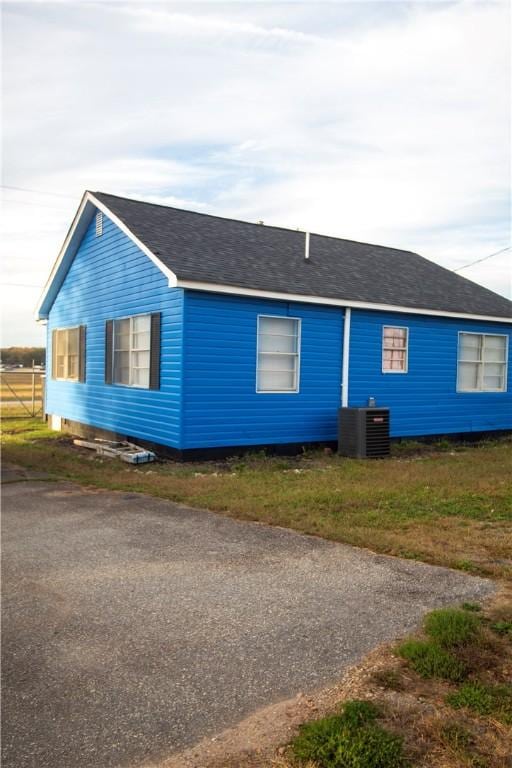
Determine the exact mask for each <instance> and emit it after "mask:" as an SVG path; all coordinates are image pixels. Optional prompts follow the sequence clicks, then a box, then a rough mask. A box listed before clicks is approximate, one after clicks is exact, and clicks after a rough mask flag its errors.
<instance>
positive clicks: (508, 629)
mask: <svg viewBox="0 0 512 768" xmlns="http://www.w3.org/2000/svg"><path fill="white" fill-rule="evenodd" d="M490 626H491V629H492V630H493V631H494V632H496V633H497V634H498V635H508V636H509V637H512V621H506V620H503V621H495V622H494V623H493V624H491V625H490Z"/></svg>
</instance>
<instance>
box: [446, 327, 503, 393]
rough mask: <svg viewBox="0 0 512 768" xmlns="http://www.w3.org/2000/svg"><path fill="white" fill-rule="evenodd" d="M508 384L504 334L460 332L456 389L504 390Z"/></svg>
mask: <svg viewBox="0 0 512 768" xmlns="http://www.w3.org/2000/svg"><path fill="white" fill-rule="evenodd" d="M506 387H507V337H506V336H495V335H492V334H487V333H459V354H458V363H457V391H458V392H504V391H505V389H506Z"/></svg>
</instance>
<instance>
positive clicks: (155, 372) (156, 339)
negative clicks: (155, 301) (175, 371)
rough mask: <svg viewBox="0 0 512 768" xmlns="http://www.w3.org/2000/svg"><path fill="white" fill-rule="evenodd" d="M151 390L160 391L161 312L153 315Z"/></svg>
mask: <svg viewBox="0 0 512 768" xmlns="http://www.w3.org/2000/svg"><path fill="white" fill-rule="evenodd" d="M149 388H150V389H160V312H153V313H152V315H151V353H150V363H149Z"/></svg>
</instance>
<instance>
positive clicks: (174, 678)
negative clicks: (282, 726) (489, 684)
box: [2, 481, 493, 768]
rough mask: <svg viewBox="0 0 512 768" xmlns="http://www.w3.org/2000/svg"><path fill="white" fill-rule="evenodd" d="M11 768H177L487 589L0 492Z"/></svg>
mask: <svg viewBox="0 0 512 768" xmlns="http://www.w3.org/2000/svg"><path fill="white" fill-rule="evenodd" d="M3 571H4V580H3V591H4V604H3V691H2V693H3V718H4V724H3V766H4V768H32V767H33V768H36V767H37V768H45V767H46V766H48V767H49V768H50V767H51V768H84V767H85V766H88V767H91V766H94V767H95V768H109V767H111V766H131V767H132V768H135V767H136V766H140V765H142V764H143V762H145V761H146V760H148V759H150V758H151V759H153V760H158V759H159V758H160V757H166V756H169V755H170V754H171V753H172V752H174V751H176V750H178V749H179V748H183V747H184V746H187V745H190V744H192V743H195V742H196V741H198V740H199V739H200V738H202V737H204V736H207V735H213V734H215V733H216V732H218V731H219V730H221V729H222V728H224V727H226V726H229V725H233V724H234V723H236V722H238V721H239V720H241V719H242V718H243V717H245V716H246V715H248V714H249V713H250V712H252V711H253V710H255V709H256V708H258V707H260V706H263V705H266V704H270V703H272V702H275V701H278V700H280V699H283V698H287V697H289V696H292V695H294V694H296V693H297V692H299V691H308V690H312V689H314V688H317V687H319V686H322V685H323V684H327V683H329V682H331V681H332V680H334V679H335V678H337V677H339V676H340V673H341V672H342V671H343V669H344V668H345V667H346V666H347V665H348V664H350V663H352V662H354V661H355V660H357V659H358V658H359V657H360V656H362V655H363V654H364V653H365V652H366V651H368V650H369V649H371V648H372V647H373V646H375V645H376V644H378V643H380V642H382V641H384V640H389V639H392V638H396V637H398V636H400V635H401V634H403V633H405V632H407V631H408V630H411V629H412V628H413V627H414V626H415V625H416V624H417V623H418V621H419V619H420V617H421V616H422V614H423V613H424V612H425V611H426V610H428V609H430V608H432V607H434V606H439V605H442V604H445V603H454V602H455V603H456V602H459V601H461V600H469V599H475V598H479V597H483V596H485V595H486V594H488V593H489V592H491V591H492V589H493V587H492V584H490V582H488V581H485V580H482V579H475V578H471V577H469V576H466V575H464V574H462V573H457V572H453V571H449V570H446V569H442V568H435V567H431V566H427V565H422V564H418V563H414V562H411V561H400V560H397V559H392V558H386V557H382V556H377V555H373V554H371V553H369V552H366V551H361V550H356V549H352V548H351V547H346V546H343V545H339V544H334V543H330V542H327V541H323V540H321V539H316V538H311V537H307V536H302V535H299V534H296V533H293V532H290V531H287V530H281V529H278V528H270V527H267V526H264V525H258V524H251V523H242V522H237V521H234V520H230V519H228V518H225V517H222V516H219V515H215V514H212V513H208V512H203V511H198V510H193V509H189V508H186V507H182V506H179V505H176V504H172V503H169V502H165V501H161V500H157V499H153V498H148V497H146V496H142V495H137V494H133V493H111V492H99V491H86V490H82V489H80V488H78V487H76V486H73V485H70V484H69V485H68V484H62V483H59V484H57V483H50V482H34V481H28V482H14V483H11V484H8V485H4V487H3Z"/></svg>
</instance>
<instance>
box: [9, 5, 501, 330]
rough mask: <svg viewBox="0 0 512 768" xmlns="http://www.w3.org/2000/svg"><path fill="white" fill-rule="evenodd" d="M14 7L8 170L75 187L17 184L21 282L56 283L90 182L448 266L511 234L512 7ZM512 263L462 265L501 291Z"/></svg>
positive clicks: (25, 321) (13, 242)
mask: <svg viewBox="0 0 512 768" xmlns="http://www.w3.org/2000/svg"><path fill="white" fill-rule="evenodd" d="M6 9H7V10H6V11H5V13H4V15H5V21H4V27H5V88H4V91H5V94H4V95H5V99H4V101H5V111H6V120H5V141H6V153H5V162H4V182H5V183H6V184H10V185H14V186H20V187H26V188H32V189H38V190H50V191H54V192H57V193H59V194H61V195H65V197H60V198H58V197H52V196H44V195H31V194H28V193H22V192H19V193H16V192H14V191H8V192H7V193H6V197H7V198H8V199H9V200H10V201H11V202H9V203H8V204H7V207H6V212H7V219H8V225H7V226H8V232H7V233H6V237H5V239H6V241H7V248H8V250H7V258H6V261H5V262H4V263H5V267H4V269H7V270H8V273H9V280H10V281H11V282H22V279H21V277H22V276H23V275H24V274H25V273H26V274H28V275H30V276H31V281H32V282H40V283H41V284H42V283H43V282H44V279H45V277H46V274H47V272H48V270H49V268H50V265H51V262H52V259H53V258H54V257H55V254H56V253H57V251H58V248H59V246H60V241H61V240H62V239H63V236H64V234H65V231H66V229H67V226H68V225H69V222H70V220H71V218H72V215H73V209H74V207H75V206H76V205H77V204H78V201H79V199H80V196H81V193H82V192H83V189H84V188H86V187H87V188H90V189H103V190H104V191H111V192H114V193H118V194H128V195H130V194H132V195H134V196H145V197H147V198H148V199H149V198H150V199H152V200H155V201H156V200H161V201H163V202H166V201H167V202H170V203H171V204H174V205H183V207H186V208H195V209H197V210H208V211H211V212H215V213H220V214H222V215H226V216H234V217H237V218H249V219H251V220H259V219H264V220H265V221H266V222H268V223H275V224H281V225H285V226H286V225H288V226H292V227H295V226H300V227H302V228H309V229H312V230H316V231H321V232H325V233H330V234H335V235H339V236H345V237H349V238H355V239H362V240H368V241H370V242H382V243H384V244H389V245H396V246H399V247H404V248H411V249H415V250H418V251H419V252H421V253H422V254H423V255H425V256H427V257H429V258H433V259H435V260H436V261H438V262H439V263H442V264H443V265H444V266H448V267H452V268H454V267H458V266H461V265H462V264H465V263H467V262H468V261H471V260H472V259H476V258H479V257H481V256H484V255H486V254H487V253H491V252H492V251H494V250H498V249H499V248H500V247H503V246H504V245H506V244H507V242H508V238H509V235H510V232H509V222H508V218H509V217H508V208H507V196H508V191H509V187H510V172H509V169H510V157H509V154H510V152H509V144H510V140H509V135H510V110H509V106H510V104H509V102H510V99H509V86H510V78H509V66H508V55H509V49H510V33H509V25H508V23H507V22H508V17H509V8H508V4H505V3H466V2H461V3H452V4H444V3H443V4H438V3H429V4H423V5H419V4H416V3H412V2H411V3H409V4H404V3H397V4H393V3H343V4H340V5H338V4H332V5H329V4H327V5H323V6H322V9H323V11H322V13H319V12H318V4H315V3H310V4H308V3H300V4H293V5H284V4H275V5H272V4H259V3H249V4H233V5H231V4H222V5H221V4H216V3H207V4H206V5H201V4H195V3H189V4H187V5H186V6H184V5H179V4H178V5H168V4H162V3H157V4H136V3H128V4H90V5H88V4H82V5H69V4H66V5H59V6H53V5H49V4H48V5H42V6H37V5H32V4H17V5H11V6H6ZM20 265H23V266H20ZM510 271H511V270H510V262H509V254H504V255H503V256H500V257H497V258H496V259H491V260H489V261H487V262H484V263H483V264H482V265H479V266H478V267H474V268H471V269H470V270H464V272H463V273H462V274H464V275H466V276H468V277H472V278H473V279H478V280H479V281H481V282H482V283H484V284H486V285H488V286H489V287H491V288H494V289H495V290H498V291H500V292H502V293H505V294H506V293H509V292H510ZM24 279H25V278H24ZM507 283H508V285H507ZM28 291H29V289H27V293H26V297H27V300H26V301H21V300H20V299H21V298H22V296H21V295H17V296H16V299H15V300H13V301H10V299H9V297H8V299H7V302H8V307H9V312H10V315H9V316H10V317H12V318H13V320H12V328H11V329H6V327H5V326H4V332H5V331H6V330H9V339H11V340H12V343H14V342H15V341H23V340H26V341H29V340H30V338H29V335H30V332H29V327H30V323H31V319H30V318H31V314H30V313H31V311H32V306H28V304H29V300H28V299H29V294H28ZM24 295H25V294H24ZM30 301H32V299H31V298H30ZM23 305H25V306H23ZM36 333H37V332H36ZM17 334H19V335H22V336H23V339H21V338H18V336H17ZM14 337H16V338H14Z"/></svg>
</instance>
